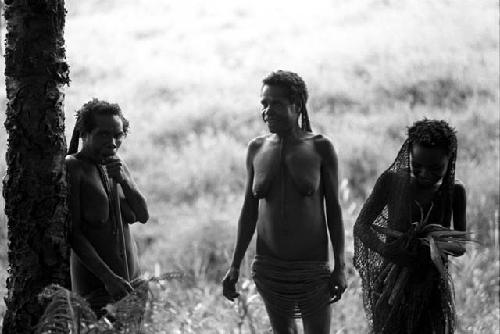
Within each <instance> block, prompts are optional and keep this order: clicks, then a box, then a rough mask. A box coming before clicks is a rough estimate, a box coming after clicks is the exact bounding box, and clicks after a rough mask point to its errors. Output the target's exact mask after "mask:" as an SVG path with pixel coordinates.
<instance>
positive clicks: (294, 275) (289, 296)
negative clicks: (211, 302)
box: [223, 71, 346, 334]
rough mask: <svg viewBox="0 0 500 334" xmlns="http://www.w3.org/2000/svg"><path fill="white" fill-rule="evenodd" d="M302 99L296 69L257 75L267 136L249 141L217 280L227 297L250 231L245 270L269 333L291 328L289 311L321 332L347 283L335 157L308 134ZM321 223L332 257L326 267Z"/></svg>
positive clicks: (304, 95) (302, 87)
mask: <svg viewBox="0 0 500 334" xmlns="http://www.w3.org/2000/svg"><path fill="white" fill-rule="evenodd" d="M307 97H308V94H307V89H306V85H305V83H304V81H303V80H302V78H300V77H299V76H298V75H297V74H296V73H293V72H287V71H277V72H273V73H271V74H270V75H269V76H267V77H266V78H265V79H264V80H263V85H262V91H261V104H262V117H263V119H264V121H265V122H266V123H267V125H268V127H269V131H270V134H267V135H265V136H262V137H258V138H255V139H253V140H252V141H251V142H250V143H249V145H248V153H247V159H246V166H247V184H246V192H245V200H244V204H243V208H242V211H241V215H240V219H239V222H238V235H237V240H236V246H235V250H234V255H233V262H232V264H231V267H230V269H229V271H228V273H227V274H226V277H225V278H224V281H223V294H224V296H226V297H227V298H228V299H230V300H233V299H234V298H236V297H237V296H238V293H237V292H236V289H235V284H236V282H237V280H238V275H239V268H240V264H241V261H242V259H243V256H244V254H245V252H246V250H247V248H248V244H249V243H250V241H251V239H252V236H253V234H254V232H255V229H257V245H256V258H255V260H254V262H253V265H252V275H253V279H254V281H255V284H256V287H257V289H258V291H259V293H260V294H261V296H262V298H263V300H264V303H265V305H266V309H267V312H268V315H269V318H270V321H271V325H272V327H273V329H274V332H275V333H296V331H297V328H296V325H295V320H294V318H296V317H302V322H303V325H304V331H305V333H315V334H317V333H328V332H329V328H330V305H329V304H330V303H331V302H333V301H337V300H338V299H340V297H341V295H342V293H343V292H344V290H345V288H346V279H345V274H344V228H343V224H342V216H341V211H340V206H339V201H338V195H337V193H338V177H337V156H336V153H335V151H334V148H333V145H332V144H331V142H330V141H329V140H328V139H327V138H325V137H323V136H321V135H318V134H314V133H312V132H311V128H310V125H309V118H308V114H307V110H306V102H307ZM299 116H301V123H302V124H301V127H299ZM325 211H326V217H325ZM327 229H328V231H329V232H330V241H331V243H332V246H333V250H334V260H335V266H334V269H333V272H331V273H330V270H329V265H328V232H327Z"/></svg>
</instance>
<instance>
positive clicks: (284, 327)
mask: <svg viewBox="0 0 500 334" xmlns="http://www.w3.org/2000/svg"><path fill="white" fill-rule="evenodd" d="M266 309H267V314H268V315H269V320H270V321H271V326H272V328H273V333H274V334H297V333H298V330H297V324H296V323H295V319H293V318H291V317H286V316H283V315H280V314H276V313H275V312H272V311H270V309H269V307H267V305H266ZM330 319H331V307H330V305H327V306H325V307H324V308H322V309H321V310H319V311H318V312H316V313H314V314H312V315H309V316H306V317H303V318H302V325H303V326H304V334H328V333H330Z"/></svg>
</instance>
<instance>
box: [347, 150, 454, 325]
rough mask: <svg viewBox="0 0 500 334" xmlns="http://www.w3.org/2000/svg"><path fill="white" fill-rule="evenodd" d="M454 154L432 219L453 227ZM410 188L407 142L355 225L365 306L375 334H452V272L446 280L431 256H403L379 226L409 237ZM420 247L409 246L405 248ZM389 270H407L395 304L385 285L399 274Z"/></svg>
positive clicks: (437, 198) (434, 201)
mask: <svg viewBox="0 0 500 334" xmlns="http://www.w3.org/2000/svg"><path fill="white" fill-rule="evenodd" d="M455 157H456V150H453V152H452V154H451V157H450V161H449V164H448V170H447V171H446V174H445V176H444V178H443V180H442V183H441V185H440V187H439V189H438V190H437V191H436V193H435V194H434V198H433V199H432V203H433V206H431V208H430V209H429V212H430V219H429V223H431V222H432V223H438V224H441V225H443V226H445V227H449V226H450V221H451V212H452V210H451V208H452V206H451V199H452V191H453V187H454V182H455ZM411 187H412V175H411V170H410V142H409V140H406V141H405V143H404V144H403V146H402V147H401V150H400V151H399V153H398V156H397V157H396V160H395V161H394V162H393V164H392V165H391V166H390V167H389V168H388V169H387V170H386V171H385V172H383V173H382V175H381V176H380V177H379V178H378V180H377V182H376V184H375V186H374V188H373V191H372V193H371V194H370V196H369V197H368V199H367V200H366V202H365V204H364V206H363V208H362V209H361V212H360V214H359V216H358V218H357V220H356V223H355V225H354V266H355V267H356V269H357V270H358V272H359V274H360V276H361V280H362V288H363V304H364V307H365V311H366V314H367V318H368V321H369V324H370V328H371V333H376V334H380V333H391V334H397V333H405V334H417V333H418V334H426V333H429V334H430V333H436V334H451V333H453V331H454V327H455V311H454V304H453V288H452V284H451V281H450V280H449V276H448V279H443V278H442V276H441V275H440V273H439V272H438V271H437V270H436V268H435V267H434V265H433V264H432V261H430V260H428V261H420V262H419V265H418V266H417V265H415V263H412V262H409V261H407V259H408V258H405V257H404V256H403V255H404V254H402V253H401V252H396V251H394V248H393V247H390V246H389V245H390V244H391V243H393V242H394V241H395V239H394V238H391V237H389V236H386V235H385V234H382V233H380V231H381V229H378V228H377V226H381V227H385V228H390V229H392V230H395V231H399V232H403V233H405V235H406V233H407V232H408V231H409V230H410V227H411V226H412V217H414V216H415V215H412V210H414V208H412V207H413V205H412V203H415V201H414V199H413V198H412V192H411V189H412V188H411ZM413 219H414V218H413ZM414 241H415V240H414ZM415 247H416V245H415V244H407V248H406V249H416V248H415ZM412 254H413V253H412ZM426 257H427V258H429V255H428V253H427V254H423V253H421V252H420V253H417V255H416V257H415V258H416V259H420V260H422V259H425V258H426ZM389 269H392V270H394V272H396V271H398V270H399V271H400V272H401V271H402V270H403V269H404V270H406V272H407V274H408V275H407V276H408V279H407V282H406V284H405V285H402V286H404V288H402V292H401V297H400V298H398V299H396V300H395V301H393V302H389V297H388V294H387V289H385V290H384V285H387V284H390V281H391V279H393V277H395V275H397V273H396V274H394V273H389V271H390V270H389ZM384 291H385V292H384Z"/></svg>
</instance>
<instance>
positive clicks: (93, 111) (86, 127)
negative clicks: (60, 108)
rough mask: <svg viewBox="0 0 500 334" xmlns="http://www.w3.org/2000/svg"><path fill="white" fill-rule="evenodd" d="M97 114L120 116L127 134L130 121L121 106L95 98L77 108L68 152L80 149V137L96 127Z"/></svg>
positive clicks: (72, 152)
mask: <svg viewBox="0 0 500 334" xmlns="http://www.w3.org/2000/svg"><path fill="white" fill-rule="evenodd" d="M95 115H111V116H119V117H120V119H121V120H122V123H123V133H124V134H125V135H127V133H128V128H129V121H128V120H127V119H126V118H125V116H123V113H122V110H121V109H120V106H119V105H118V104H116V103H109V102H107V101H102V100H98V99H96V98H93V99H92V100H90V101H89V102H87V103H85V104H84V105H83V106H82V107H81V108H80V109H79V110H77V112H76V114H75V116H76V123H75V127H74V129H73V135H72V136H71V141H70V145H69V149H68V154H74V153H76V152H77V151H78V143H79V139H80V138H81V137H82V135H84V134H87V133H89V132H91V131H92V130H93V129H94V127H95Z"/></svg>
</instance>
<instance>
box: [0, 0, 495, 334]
mask: <svg viewBox="0 0 500 334" xmlns="http://www.w3.org/2000/svg"><path fill="white" fill-rule="evenodd" d="M67 9H68V16H67V22H66V46H67V58H68V62H69V64H70V67H71V80H72V83H71V86H70V87H68V88H67V89H66V115H67V122H66V124H67V128H66V133H67V134H68V136H69V134H70V133H71V130H72V127H73V124H74V119H73V114H74V111H75V110H76V109H77V108H79V107H80V106H81V105H82V104H83V103H84V102H86V101H88V100H89V99H90V98H92V97H99V98H102V99H107V100H110V101H114V102H117V103H119V104H120V105H121V106H122V108H123V110H124V111H125V113H126V114H127V116H128V117H129V119H130V121H131V124H132V127H131V133H130V135H129V136H128V138H127V139H126V142H125V145H124V147H123V152H122V156H123V157H124V158H125V159H126V161H127V162H128V164H129V166H130V168H131V169H132V171H133V172H134V175H135V179H136V182H137V183H138V184H139V185H140V187H141V189H142V190H143V192H144V193H145V194H146V196H147V198H148V202H149V207H150V211H151V220H150V222H149V223H148V224H147V225H144V226H143V225H140V226H134V232H135V234H136V236H137V242H138V245H139V249H140V255H141V259H142V263H143V265H144V269H145V271H146V272H147V273H149V274H150V275H152V274H154V273H155V272H156V273H159V272H165V271H176V270H181V271H183V272H185V273H186V274H188V276H189V278H186V279H184V280H182V281H179V282H176V281H169V282H165V284H164V285H161V286H158V287H157V291H156V293H155V297H154V302H153V303H152V304H151V312H150V313H148V317H147V319H148V321H147V331H149V332H151V333H239V332H240V331H241V332H242V333H251V332H252V330H253V331H254V332H256V333H261V332H264V331H266V330H267V329H268V328H269V322H268V320H267V317H266V316H265V312H264V309H263V306H262V303H261V302H260V299H259V298H258V297H256V295H255V291H254V287H253V285H252V283H251V282H250V281H249V280H247V279H246V277H248V265H249V261H250V260H248V261H247V262H245V264H244V265H245V268H243V269H244V270H243V272H244V273H245V274H244V277H242V283H243V288H244V291H245V292H246V293H245V294H244V295H245V296H246V297H247V299H244V300H242V301H241V303H240V305H239V307H238V306H237V305H233V304H231V303H229V302H226V301H225V300H223V298H222V297H221V290H220V287H219V281H220V279H221V277H222V275H223V274H224V272H225V270H226V267H227V265H228V263H229V260H230V256H231V253H232V247H233V242H234V237H235V233H236V221H237V218H238V214H239V210H240V206H241V204H242V200H243V186H244V184H243V183H244V180H245V178H244V175H245V170H244V155H245V147H246V143H247V142H248V140H250V139H251V138H253V137H255V136H257V135H260V134H262V133H264V132H265V127H264V125H263V123H262V121H261V120H260V115H259V106H258V95H259V89H260V80H261V79H262V77H264V76H265V75H266V74H267V73H268V72H270V71H271V70H275V69H289V70H293V71H296V72H298V73H299V74H301V75H302V76H303V78H304V79H305V81H306V83H307V84H308V86H309V90H310V96H311V97H310V101H309V109H310V113H311V121H312V127H313V129H314V130H315V131H317V132H321V133H323V134H325V135H327V136H328V137H330V138H331V139H332V141H333V143H334V145H335V147H336V149H337V151H338V154H339V160H340V174H341V175H340V176H341V179H342V188H341V197H342V207H343V211H344V218H345V227H346V238H347V240H346V241H347V253H346V255H347V257H348V260H349V261H348V263H349V265H348V268H347V270H348V277H349V290H348V291H347V292H346V294H345V295H344V297H343V298H342V300H341V301H340V302H339V303H337V304H335V305H334V307H333V321H332V333H363V332H364V331H365V330H366V324H365V318H364V315H363V310H362V304H361V298H360V282H359V279H358V277H357V275H356V273H355V272H354V270H353V268H352V264H351V261H350V259H351V258H352V247H353V246H352V225H353V221H354V219H355V217H356V214H357V213H358V211H359V207H360V205H361V203H362V201H363V199H364V198H365V197H366V196H367V194H368V192H369V191H370V189H371V186H372V185H373V183H374V181H375V179H376V177H377V175H378V174H379V173H380V172H381V171H382V170H383V169H384V168H385V167H386V166H387V165H388V164H389V163H390V162H391V161H392V159H393V158H394V156H395V155H396V152H397V149H398V147H399V145H400V144H401V143H402V141H403V139H404V133H405V128H406V127H407V126H408V125H410V124H411V123H412V122H413V121H414V120H416V119H420V118H422V117H424V116H426V117H429V118H440V119H446V120H448V121H449V122H451V123H452V124H453V125H454V126H455V127H456V128H457V130H458V139H459V156H458V162H457V177H458V178H460V179H461V180H462V181H463V182H464V183H465V184H466V187H467V190H468V208H467V209H468V214H467V217H468V229H469V230H470V231H472V232H474V233H476V235H477V237H478V238H479V239H480V240H481V246H480V247H476V248H471V249H470V250H469V252H468V253H467V254H466V255H465V256H463V257H461V258H459V259H457V260H456V261H454V265H453V266H452V272H453V277H454V281H455V289H456V301H457V313H458V318H459V329H458V331H457V333H496V332H498V331H499V330H500V329H499V325H498V324H499V320H500V319H499V301H498V295H499V276H498V272H499V260H498V251H499V243H498V203H499V191H498V186H499V178H498V171H499V129H498V126H499V114H498V107H499V79H498V74H499V60H498V54H499V36H498V2H497V1H492V0H484V1H471V0H460V1H459V0H457V1H452V0H449V1H431V0H420V1H416V0H405V1H395V0H392V1H391V0H371V1H368V0H367V1H346V0H330V1H327V0H317V1H308V2H304V1H301V2H299V1H284V0H280V1H252V2H250V1H229V0H226V1H220V0H215V1H210V2H208V1H202V0H184V1H182V2H180V1H160V0H135V1H132V0H120V1H118V0H100V1H97V0H86V1H67ZM2 33H4V32H2ZM3 66H4V65H3V63H2V64H0V67H1V71H0V72H2V73H3ZM2 75H3V74H2ZM1 81H2V82H3V77H2V80H1ZM0 99H1V100H2V104H3V105H5V90H4V89H2V90H0ZM3 118H4V115H3V114H2V115H1V116H0V120H2V121H3ZM68 138H69V137H68ZM5 143H6V134H5V131H2V132H0V148H1V149H2V150H4V148H5ZM0 172H1V173H2V174H4V172H5V163H4V161H3V160H2V161H0ZM2 203H3V202H2ZM0 221H1V225H0V240H1V241H2V242H1V243H0V268H2V269H1V270H0V279H1V280H2V281H5V280H4V279H5V277H6V268H7V261H6V247H7V246H6V231H5V229H6V224H5V217H4V216H3V214H1V216H0ZM249 254H250V255H249V258H251V254H252V250H250V251H249ZM245 275H246V276H245ZM1 293H2V294H4V293H5V291H4V288H3V290H1ZM1 308H4V306H3V303H2V306H1Z"/></svg>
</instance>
